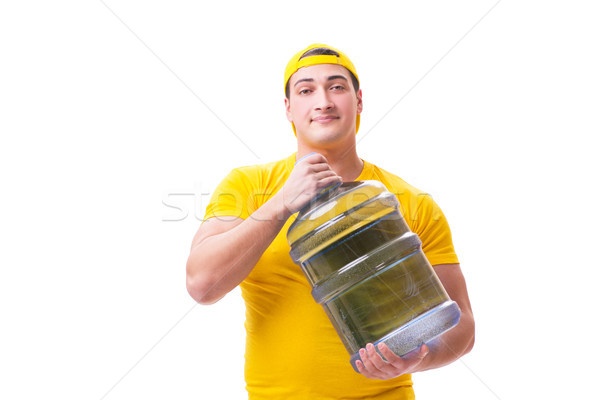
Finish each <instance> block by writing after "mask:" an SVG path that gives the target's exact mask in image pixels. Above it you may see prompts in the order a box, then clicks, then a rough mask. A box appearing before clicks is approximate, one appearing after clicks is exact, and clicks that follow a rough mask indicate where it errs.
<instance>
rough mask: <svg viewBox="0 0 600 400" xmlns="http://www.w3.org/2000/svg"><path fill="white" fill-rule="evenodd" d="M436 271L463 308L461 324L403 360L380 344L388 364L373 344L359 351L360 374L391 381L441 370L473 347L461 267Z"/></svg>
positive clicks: (472, 323)
mask: <svg viewBox="0 0 600 400" xmlns="http://www.w3.org/2000/svg"><path fill="white" fill-rule="evenodd" d="M433 268H434V270H435V272H436V273H437V276H438V277H439V278H440V281H441V282H442V284H443V285H444V288H445V289H446V292H448V295H449V296H450V298H451V299H452V300H454V301H455V302H456V303H457V304H458V306H459V307H460V311H461V316H460V321H459V323H458V325H457V326H455V327H454V328H452V329H451V330H449V331H447V332H446V333H444V334H443V335H442V336H440V337H438V338H437V339H436V340H434V341H433V342H431V343H430V346H427V345H423V346H421V348H420V349H418V350H415V351H413V352H411V353H409V354H407V355H405V356H404V357H398V356H397V355H395V354H394V353H393V352H392V351H391V350H390V349H389V348H388V347H387V346H385V345H383V344H380V345H379V346H378V347H379V351H381V353H382V354H383V355H384V357H385V358H386V359H387V361H384V360H383V359H382V358H381V356H379V354H377V353H376V351H375V347H374V346H373V345H372V344H370V343H369V344H367V346H366V349H361V350H360V356H361V358H362V360H363V361H364V363H361V362H360V361H357V362H356V365H357V367H358V370H359V372H360V373H362V374H363V375H365V376H366V377H367V378H371V379H390V378H395V377H397V376H399V375H402V374H407V373H413V372H418V371H426V370H428V369H434V368H439V367H442V366H444V365H446V364H450V363H451V362H453V361H456V360H458V359H459V358H460V357H462V356H463V355H465V354H467V353H468V352H469V351H471V349H472V348H473V344H474V342H475V321H474V319H473V312H472V310H471V303H470V301H469V294H468V292H467V285H466V283H465V278H464V276H463V274H462V271H461V269H460V265H459V264H441V265H436V266H434V267H433Z"/></svg>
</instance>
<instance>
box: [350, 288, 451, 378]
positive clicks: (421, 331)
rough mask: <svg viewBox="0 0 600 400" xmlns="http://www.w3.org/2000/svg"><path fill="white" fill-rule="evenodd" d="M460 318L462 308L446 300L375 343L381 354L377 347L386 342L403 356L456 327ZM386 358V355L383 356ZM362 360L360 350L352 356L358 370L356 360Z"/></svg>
mask: <svg viewBox="0 0 600 400" xmlns="http://www.w3.org/2000/svg"><path fill="white" fill-rule="evenodd" d="M459 319H460V308H459V307H458V305H457V304H456V303H455V302H454V301H451V300H449V301H446V302H444V303H441V304H439V305H437V306H436V307H434V308H432V309H431V310H429V311H426V312H424V313H423V314H421V315H419V316H417V317H416V318H414V319H413V320H411V321H410V322H408V323H406V324H404V325H402V326H401V327H400V328H398V329H396V330H395V331H393V332H391V333H390V334H388V335H386V336H384V337H383V338H381V339H380V340H378V341H376V342H374V343H373V345H374V346H376V347H375V350H376V351H377V353H379V355H381V356H382V357H383V355H382V354H381V353H380V352H379V349H377V345H378V344H379V343H385V344H386V345H387V346H388V347H389V348H390V350H392V351H393V352H394V353H395V354H398V355H400V356H403V355H405V354H407V353H410V352H411V351H413V350H415V349H418V348H419V347H420V346H421V345H422V344H423V343H427V342H429V341H430V340H433V339H435V338H436V337H438V336H439V335H441V334H442V333H444V332H446V331H448V330H450V329H452V328H454V327H455V326H456V325H457V324H458V321H459ZM383 359H384V360H385V357H383ZM357 360H360V355H359V353H358V352H356V353H354V354H353V355H352V356H351V357H350V363H351V364H352V368H354V370H355V371H356V372H358V369H357V368H356V361H357Z"/></svg>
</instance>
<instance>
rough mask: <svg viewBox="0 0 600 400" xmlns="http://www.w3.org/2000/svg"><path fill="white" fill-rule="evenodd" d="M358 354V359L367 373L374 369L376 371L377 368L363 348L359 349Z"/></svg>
mask: <svg viewBox="0 0 600 400" xmlns="http://www.w3.org/2000/svg"><path fill="white" fill-rule="evenodd" d="M358 354H360V359H361V361H362V363H363V365H364V367H365V369H366V370H367V372H368V373H370V374H372V373H374V372H375V371H378V369H377V368H375V366H374V365H373V362H372V361H371V359H370V357H369V355H368V354H367V351H366V350H365V349H360V350H359V351H358Z"/></svg>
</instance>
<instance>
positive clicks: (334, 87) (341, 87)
mask: <svg viewBox="0 0 600 400" xmlns="http://www.w3.org/2000/svg"><path fill="white" fill-rule="evenodd" d="M331 88H332V89H333V90H344V87H343V86H342V85H335V86H332V87H331Z"/></svg>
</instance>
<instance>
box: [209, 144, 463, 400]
mask: <svg viewBox="0 0 600 400" xmlns="http://www.w3.org/2000/svg"><path fill="white" fill-rule="evenodd" d="M295 161H296V154H293V155H291V156H290V157H288V158H285V159H283V160H280V161H276V162H272V163H268V164H264V165H257V166H251V167H242V168H236V169H234V170H233V171H232V172H231V173H230V174H229V175H228V176H227V177H226V178H225V179H224V180H223V181H222V182H221V183H220V184H219V186H218V187H217V189H216V190H215V192H214V193H213V196H212V198H211V201H210V203H209V205H208V206H207V209H206V216H205V219H208V218H213V217H221V216H235V217H240V218H243V219H246V218H248V217H249V216H250V215H252V213H253V212H254V211H256V210H257V209H258V208H259V207H261V206H262V205H263V204H264V203H265V202H267V201H268V200H269V199H270V198H271V197H272V196H273V195H274V194H275V193H277V191H279V190H280V189H281V187H282V186H283V184H284V183H285V181H286V180H287V178H288V176H289V175H290V173H291V171H292V169H293V168H294V163H295ZM363 162H364V166H363V170H362V172H361V174H360V176H359V177H358V178H357V179H356V180H377V181H380V182H382V183H383V184H384V185H385V186H386V187H387V189H388V190H389V191H390V192H392V193H394V194H395V195H396V197H397V198H398V200H399V202H400V211H401V212H402V214H403V215H404V218H405V219H406V222H407V223H408V226H409V227H410V229H411V230H412V231H413V232H415V233H417V234H418V235H419V237H420V238H421V241H422V242H423V251H424V252H425V255H426V256H427V258H428V260H429V262H430V263H431V264H432V265H436V264H448V263H457V262H458V259H457V257H456V254H455V252H454V246H453V244H452V237H451V233H450V229H449V227H448V223H447V221H446V218H445V217H444V215H443V213H442V212H441V210H440V209H439V207H438V206H437V205H436V204H435V202H434V201H433V199H432V198H431V196H429V195H427V194H426V193H424V192H421V191H419V190H418V189H415V188H414V187H412V186H410V185H408V184H407V183H406V182H404V181H403V180H402V179H400V178H398V177H397V176H395V175H393V174H390V173H389V172H386V171H384V170H382V169H381V168H378V167H377V166H375V165H373V164H371V163H368V162H366V161H364V160H363ZM293 221H294V217H292V218H290V219H289V220H288V221H287V222H286V224H285V226H284V227H283V229H282V230H281V231H280V232H279V234H278V235H277V237H276V238H275V240H273V243H271V245H270V246H269V248H268V249H267V250H266V251H265V253H264V254H263V255H262V257H261V258H260V260H259V261H258V263H257V264H256V266H255V267H254V269H253V270H252V272H251V273H250V275H248V277H247V278H246V279H245V280H244V281H243V282H242V283H241V284H240V287H241V289H242V296H243V298H244V301H245V303H246V323H245V327H246V354H245V358H246V365H245V377H246V389H247V390H248V393H249V398H250V399H251V400H261V399H363V398H368V399H413V398H414V393H413V390H412V380H411V376H410V375H402V376H400V377H398V378H395V379H390V380H373V379H367V378H365V377H364V376H363V375H361V374H358V373H356V372H355V371H354V370H353V369H352V366H351V365H350V362H349V360H350V355H349V354H348V352H347V351H346V349H345V348H344V346H343V344H342V341H341V340H340V338H339V337H338V335H337V333H336V331H335V329H334V328H333V325H332V324H331V322H330V321H329V319H328V318H327V316H326V314H325V312H324V311H323V309H322V307H321V306H320V305H319V304H317V303H316V302H315V301H314V300H313V298H312V296H311V293H310V292H311V286H310V284H309V283H308V281H307V279H306V278H305V276H304V275H303V273H302V270H301V269H300V267H299V266H298V265H296V264H294V262H293V261H292V259H291V257H290V255H289V251H290V246H289V245H288V243H287V240H286V234H287V231H288V228H289V226H290V225H291V224H292V222H293ZM240 251H241V252H242V251H244V249H240Z"/></svg>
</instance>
